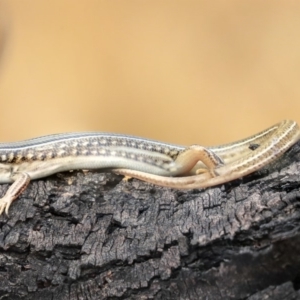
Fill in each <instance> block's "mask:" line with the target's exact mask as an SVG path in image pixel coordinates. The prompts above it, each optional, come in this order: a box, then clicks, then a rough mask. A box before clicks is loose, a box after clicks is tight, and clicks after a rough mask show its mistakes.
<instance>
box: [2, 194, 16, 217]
mask: <svg viewBox="0 0 300 300" xmlns="http://www.w3.org/2000/svg"><path fill="white" fill-rule="evenodd" d="M12 201H13V199H12V198H11V197H7V196H4V197H3V198H1V199H0V215H2V213H3V212H4V210H5V213H6V214H7V215H8V210H9V207H10V205H11V203H12Z"/></svg>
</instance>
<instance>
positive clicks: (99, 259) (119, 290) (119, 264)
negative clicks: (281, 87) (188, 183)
mask: <svg viewBox="0 0 300 300" xmlns="http://www.w3.org/2000/svg"><path fill="white" fill-rule="evenodd" d="M299 172H300V144H299V143H298V144H297V145H295V146H294V147H293V148H292V149H291V150H290V151H288V152H287V153H286V154H285V155H284V156H283V157H282V158H281V159H280V160H279V161H277V162H275V163H274V164H272V165H271V166H268V167H267V168H264V169H263V170H261V171H259V172H256V173H254V174H252V175H250V176H247V177H245V178H243V179H240V180H236V181H234V182H231V183H228V184H225V185H222V186H219V187H215V188H210V189H206V190H192V191H179V190H173V189H167V188H161V187H156V186H153V185H150V184H147V183H145V182H141V181H139V180H135V179H132V180H130V181H129V182H125V181H122V176H117V175H114V174H111V173H101V172H80V171H78V172H69V173H64V174H58V175H55V176H52V177H49V178H46V179H42V180H37V181H34V182H32V183H31V184H30V186H29V187H28V189H27V190H26V191H25V192H24V194H23V195H22V196H21V197H20V199H18V200H17V201H16V202H15V203H13V205H12V206H11V208H10V214H9V217H7V216H1V217H0V251H1V252H0V253H1V255H0V299H43V300H47V299H56V300H60V299H252V300H254V299H262V298H266V297H269V298H270V299H300V292H298V289H299V288H300V233H299V228H300V209H299V206H300V191H299V188H300V176H299V174H300V173H299ZM7 187H8V185H1V186H0V193H1V194H3V193H4V192H5V190H6V189H7Z"/></svg>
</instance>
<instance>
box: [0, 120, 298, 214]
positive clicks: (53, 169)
mask: <svg viewBox="0 0 300 300" xmlns="http://www.w3.org/2000/svg"><path fill="white" fill-rule="evenodd" d="M299 139H300V129H299V127H298V125H297V123H296V122H294V121H288V120H285V121H282V122H281V123H278V124H276V125H274V126H272V127H270V128H268V129H266V130H264V131H262V132H260V133H258V134H255V135H253V136H251V137H249V138H246V139H243V140H240V141H237V142H234V143H231V144H225V145H221V146H216V147H206V148H205V147H202V146H199V145H192V146H190V147H182V146H177V145H172V144H167V143H161V142H157V141H153V140H148V139H142V138H138V137H133V136H125V135H117V134H105V133H95V132H90V133H68V134H56V135H50V136H46V137H40V138H35V139H31V140H27V141H23V142H15V143H7V144H4V143H2V144H0V183H12V185H11V186H10V187H9V189H8V190H7V192H6V194H5V195H4V197H3V198H1V199H0V215H1V214H2V213H3V211H4V210H5V212H6V213H8V210H9V207H10V205H11V203H12V202H13V201H14V200H15V199H16V198H17V197H18V196H19V195H20V194H21V193H22V192H23V191H24V190H25V189H26V187H27V185H28V184H29V182H30V180H33V179H38V178H43V177H46V176H49V175H52V174H54V173H57V172H63V171H68V170H75V169H103V168H105V169H108V170H112V171H113V172H115V173H118V174H124V175H128V176H131V177H135V178H138V179H141V180H144V181H147V182H151V183H154V184H156V185H160V186H166V187H172V188H178V189H191V188H204V187H210V186H214V185H218V184H222V183H225V182H227V181H231V180H234V179H236V178H239V177H242V176H245V175H247V174H249V173H251V172H254V171H256V170H257V169H259V168H261V167H263V166H265V165H266V164H268V163H270V162H272V161H273V160H274V159H276V158H277V157H278V156H280V155H281V154H283V153H284V152H285V151H286V150H287V149H288V148H289V147H291V146H292V145H293V144H294V143H296V142H297V141H298V140H299Z"/></svg>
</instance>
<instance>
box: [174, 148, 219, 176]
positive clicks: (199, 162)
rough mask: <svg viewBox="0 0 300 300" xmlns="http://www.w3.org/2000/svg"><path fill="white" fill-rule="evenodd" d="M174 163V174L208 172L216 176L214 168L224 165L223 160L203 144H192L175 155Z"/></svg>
mask: <svg viewBox="0 0 300 300" xmlns="http://www.w3.org/2000/svg"><path fill="white" fill-rule="evenodd" d="M175 165H176V174H175V175H187V174H193V175H195V174H196V175H198V174H201V173H206V172H209V173H210V175H211V177H216V176H217V175H218V174H217V172H216V168H218V167H219V166H222V165H224V162H223V160H222V158H221V157H219V156H218V155H217V154H215V153H214V152H213V151H211V150H209V149H207V148H205V147H203V146H199V145H192V146H190V147H187V148H186V149H185V150H184V151H183V152H181V153H180V154H179V155H178V156H177V158H176V160H175Z"/></svg>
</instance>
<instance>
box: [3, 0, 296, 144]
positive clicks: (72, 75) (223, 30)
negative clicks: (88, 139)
mask: <svg viewBox="0 0 300 300" xmlns="http://www.w3.org/2000/svg"><path fill="white" fill-rule="evenodd" d="M0 44H1V46H0V141H3V142H4V141H16V140H21V139H26V138H31V137H35V136H40V135H45V134H51V133H56V132H67V131H108V132H119V133H126V134H132V135H138V136H142V137H148V138H153V139H158V140H162V141H166V142H173V143H178V144H193V143H198V144H203V145H212V144H219V143H224V142H230V141H233V140H236V139H238V138H243V137H246V136H248V135H250V134H253V133H256V132H258V131H260V130H262V129H264V128H266V127H268V126H271V125H273V124H274V123H276V122H278V121H280V120H282V119H285V118H289V119H294V120H296V121H298V122H300V80H299V79H300V2H299V1H273V0H272V1H271V0H269V1H252V0H251V1H250V0H249V1H240V0H236V1H218V0H215V1H200V0H198V1H181V0H170V1H164V0H151V1H140V0H136V1H132V0H126V1H113V0H102V1H100V0H94V1H93V0H85V1H83V0H81V1H75V0H51V1H40V0H28V1H23V0H0Z"/></svg>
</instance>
